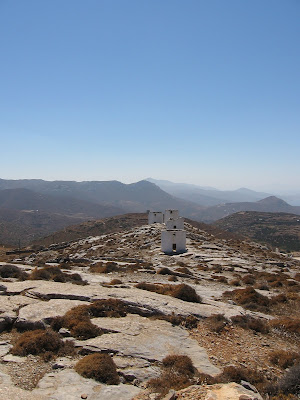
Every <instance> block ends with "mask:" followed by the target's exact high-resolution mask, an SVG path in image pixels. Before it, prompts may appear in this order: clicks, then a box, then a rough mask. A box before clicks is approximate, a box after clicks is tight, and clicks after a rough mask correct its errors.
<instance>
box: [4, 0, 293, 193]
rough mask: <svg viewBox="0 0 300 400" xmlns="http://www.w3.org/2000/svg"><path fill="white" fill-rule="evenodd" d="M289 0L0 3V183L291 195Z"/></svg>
mask: <svg viewBox="0 0 300 400" xmlns="http://www.w3.org/2000/svg"><path fill="white" fill-rule="evenodd" d="M299 43H300V1H299V0H226V1H225V0H205V1H204V0H180V1H179V0H86V1H83V0H80V1H79V0H26V1H25V0H14V1H12V0H0V59H1V63H0V135H1V142H0V143H1V150H2V151H1V157H0V178H5V179H19V178H43V179H48V180H55V179H68V180H79V181H80V180H111V179H116V180H120V181H122V182H134V181H138V180H140V179H143V178H146V177H149V176H151V177H153V178H157V179H169V180H172V181H175V182H176V181H177V182H180V181H181V182H188V183H195V184H200V185H210V186H215V187H219V188H237V187H240V186H246V187H249V188H253V189H270V188H291V189H300V45H299Z"/></svg>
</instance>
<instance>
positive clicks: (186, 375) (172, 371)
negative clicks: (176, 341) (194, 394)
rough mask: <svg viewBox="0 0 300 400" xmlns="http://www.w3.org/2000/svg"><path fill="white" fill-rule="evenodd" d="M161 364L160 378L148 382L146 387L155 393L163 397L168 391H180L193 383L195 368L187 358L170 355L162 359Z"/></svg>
mask: <svg viewBox="0 0 300 400" xmlns="http://www.w3.org/2000/svg"><path fill="white" fill-rule="evenodd" d="M162 364H163V370H162V373H161V375H160V377H158V378H154V379H150V381H149V382H148V386H149V387H150V388H152V389H153V390H154V391H155V392H158V393H160V394H161V395H165V394H166V393H168V392H169V390H170V389H175V390H180V389H183V388H185V387H188V386H190V385H191V384H192V383H193V381H192V379H193V376H194V373H195V368H194V366H193V363H192V361H191V359H190V358H189V357H188V356H185V355H170V356H167V357H165V358H164V359H163V361H162Z"/></svg>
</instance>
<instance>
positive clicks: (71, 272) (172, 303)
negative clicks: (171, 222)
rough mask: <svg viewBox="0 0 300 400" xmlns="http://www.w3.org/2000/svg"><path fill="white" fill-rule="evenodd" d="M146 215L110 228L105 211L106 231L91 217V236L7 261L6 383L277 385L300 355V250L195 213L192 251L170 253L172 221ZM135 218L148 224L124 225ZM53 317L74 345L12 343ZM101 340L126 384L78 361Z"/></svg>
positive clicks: (185, 394)
mask: <svg viewBox="0 0 300 400" xmlns="http://www.w3.org/2000/svg"><path fill="white" fill-rule="evenodd" d="M130 221H131V222H130ZM144 221H145V215H144V214H142V215H132V216H130V215H129V216H120V217H116V218H112V219H111V220H110V222H109V224H108V225H109V226H108V227H107V232H106V233H103V230H102V231H101V229H104V227H103V221H102V227H100V228H99V229H100V230H99V233H98V234H96V231H93V232H92V233H91V235H88V227H87V229H86V231H85V235H87V236H86V237H81V238H80V239H74V240H69V241H64V242H57V243H56V244H51V245H50V246H48V245H46V244H44V245H43V246H42V247H40V249H38V248H37V247H35V249H33V250H32V253H31V252H29V253H24V254H22V253H21V254H20V255H18V256H17V257H18V259H17V260H14V257H15V256H14V255H11V256H10V259H6V261H5V262H4V263H2V264H3V267H2V268H3V269H1V268H0V274H2V278H3V280H2V282H1V288H0V290H1V292H2V296H1V304H2V314H1V324H0V326H1V330H2V333H1V343H2V345H1V351H2V353H1V354H0V357H1V360H2V363H0V367H1V368H0V372H2V376H3V377H5V379H6V380H5V382H7V383H6V385H7V386H6V387H7V389H6V390H10V393H15V392H16V391H19V392H18V395H19V398H22V397H21V396H22V395H23V396H25V395H26V394H28V393H30V396H31V398H33V399H35V398H36V397H37V398H39V399H40V400H43V399H47V398H53V399H62V398H66V397H64V396H66V395H67V394H68V396H69V397H70V399H72V400H73V399H74V400H75V399H77V398H78V395H81V397H82V396H83V395H84V396H87V398H88V399H92V400H93V399H94V400H96V399H97V400H98V399H100V398H101V400H103V399H104V400H108V399H112V398H118V399H119V398H122V399H124V400H127V399H128V400H129V399H136V400H142V399H143V400H150V399H158V398H161V397H159V395H158V394H154V393H162V394H163V395H164V394H165V393H166V391H168V390H169V388H172V387H174V388H175V389H176V396H177V398H178V399H179V400H181V399H188V400H189V399H196V398H198V399H200V400H204V399H205V398H206V399H207V398H208V396H210V398H214V396H215V397H216V396H217V395H218V394H217V393H227V396H230V399H231V400H239V399H241V397H240V396H242V395H243V396H248V397H247V398H248V399H249V400H250V399H252V400H253V399H255V398H256V399H260V400H261V397H260V395H259V394H258V393H255V392H254V390H255V389H254V388H253V386H252V385H254V386H256V387H257V388H258V390H259V391H260V393H261V394H262V396H264V398H265V396H266V393H267V392H268V390H270V389H268V388H269V387H272V388H273V389H274V393H275V392H276V390H277V391H278V390H279V389H278V388H280V387H281V386H280V385H282V384H283V383H282V382H283V381H282V377H283V376H285V375H286V374H287V372H286V370H285V368H286V365H289V366H291V365H293V363H296V362H297V360H299V357H300V355H299V337H300V336H299V334H300V332H299V318H300V307H299V305H300V299H299V295H298V293H299V288H300V286H299V285H300V284H299V272H300V271H299V262H298V261H297V260H295V259H292V258H291V257H288V256H286V255H283V254H277V253H274V252H271V251H270V250H268V248H267V247H265V246H263V245H261V244H258V243H254V242H250V241H249V240H248V241H244V240H238V239H236V238H235V237H234V236H232V237H231V236H230V235H231V234H230V233H229V234H228V235H229V236H228V237H226V234H224V236H223V237H217V236H215V235H214V234H213V233H212V232H213V231H212V230H210V231H206V230H205V225H204V224H203V225H202V227H201V228H199V227H197V226H192V225H191V224H189V223H185V229H186V231H187V252H186V253H183V254H178V255H173V256H167V255H165V254H163V253H162V252H161V250H160V234H161V230H162V229H164V226H163V225H160V224H154V225H150V226H149V225H147V224H145V223H144ZM130 223H132V224H138V225H139V226H131V227H129V226H125V225H126V224H128V225H129V224H130ZM114 224H115V225H114ZM118 225H119V226H120V225H122V226H121V227H120V228H118ZM84 229H85V228H84ZM93 229H94V228H93ZM212 229H215V233H216V234H219V233H220V232H221V231H220V230H219V229H218V228H213V227H212ZM82 233H83V232H82ZM0 264H1V263H0ZM7 264H10V266H8V265H7ZM4 277H5V278H4ZM78 306H80V307H79V308H78ZM74 307H77V308H74ZM67 312H69V314H66V313H67ZM71 321H73V322H71ZM81 323H83V325H81ZM297 326H298V328H297ZM45 328H46V329H48V331H47V332H52V330H54V332H57V334H58V337H59V338H61V339H63V340H64V341H66V340H71V341H72V342H73V345H71V344H69V346H70V348H69V350H68V351H69V353H67V356H66V355H65V356H61V355H60V356H57V355H56V353H55V351H56V350H55V349H53V350H52V353H51V352H50V354H47V355H46V354H44V355H43V357H40V356H39V355H38V354H29V355H27V354H24V353H22V352H20V349H19V350H18V348H17V349H16V347H13V348H12V345H13V344H14V343H18V338H19V337H20V335H21V333H20V332H22V331H24V330H25V331H29V332H32V331H33V330H35V329H45ZM49 329H50V331H49ZM51 329H52V330H51ZM18 330H19V331H20V332H18ZM42 332H43V331H42ZM40 334H41V333H40ZM52 334H53V335H54V334H56V333H52ZM72 346H75V347H72ZM11 349H12V350H11ZM71 349H73V350H72V351H73V353H72V354H71V353H70V351H71ZM10 351H11V352H12V353H13V354H10ZM39 351H40V350H39ZM65 351H67V350H66V349H65ZM103 352H104V353H106V354H110V356H111V358H112V359H113V361H114V363H115V365H116V371H117V372H116V374H117V375H114V376H115V379H116V382H115V383H117V382H118V384H114V385H106V384H99V383H98V382H96V381H95V380H94V379H91V378H89V379H88V378H83V377H82V376H80V375H79V374H78V372H76V371H78V370H77V369H76V368H77V367H75V366H76V365H77V363H78V361H79V360H84V357H85V356H86V354H98V353H103ZM278 352H279V354H280V357H281V358H279V361H278V358H276V357H275V355H276V354H278ZM287 354H289V355H292V357H290V358H289V359H288V361H285V362H287V363H288V364H285V363H283V360H286V357H287ZM16 355H17V357H16ZM167 356H172V357H173V356H176V357H177V358H176V357H175V359H174V360H178V362H179V361H180V360H181V361H180V362H183V360H185V364H183V365H184V367H182V368H181V369H179V370H178V371H177V370H175V371H174V370H173V369H172V368H171V367H168V366H167V361H166V360H171V359H172V358H171V359H168V358H166V357H167ZM182 356H188V357H189V359H190V360H191V361H192V363H193V365H194V368H190V367H188V365H189V364H186V362H187V360H186V359H182V358H181V357H182ZM14 357H15V358H14ZM284 357H285V358H284ZM297 357H298V358H297ZM23 360H26V362H23ZM87 365H89V367H88V368H92V366H93V365H92V364H91V363H89V364H87ZM174 368H175V367H174ZM176 368H177V367H176ZM176 371H177V372H176ZM188 371H190V372H188ZM174 374H175V375H174ZM3 379H4V378H3ZM151 379H152V381H151ZM233 381H236V382H237V383H232V382H233ZM241 381H244V383H242V384H241ZM246 381H248V383H245V382H246ZM230 382H231V383H230ZM174 385H175V386H174ZM243 385H244V386H243ZM186 386H188V388H187V389H182V388H184V387H186ZM276 388H277V389H276ZM181 389H182V390H181ZM288 390H291V389H290V388H289V389H288ZM28 391H30V392H28ZM228 393H230V395H229V394H228ZM220 395H221V394H220ZM76 396H77V397H76ZM113 396H115V397H113ZM224 396H225V394H224ZM243 398H246V397H243Z"/></svg>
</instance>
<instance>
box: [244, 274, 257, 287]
mask: <svg viewBox="0 0 300 400" xmlns="http://www.w3.org/2000/svg"><path fill="white" fill-rule="evenodd" d="M242 281H243V283H245V284H246V285H253V284H254V283H255V277H254V275H245V276H244V277H243V278H242Z"/></svg>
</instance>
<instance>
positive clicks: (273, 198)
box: [257, 196, 289, 207]
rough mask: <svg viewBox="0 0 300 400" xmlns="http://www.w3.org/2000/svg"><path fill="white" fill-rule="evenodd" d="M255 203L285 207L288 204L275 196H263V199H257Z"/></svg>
mask: <svg viewBox="0 0 300 400" xmlns="http://www.w3.org/2000/svg"><path fill="white" fill-rule="evenodd" d="M257 203H260V204H265V205H267V204H269V205H277V206H285V207H286V206H289V204H288V203H287V202H285V201H284V200H282V199H279V198H278V197H276V196H269V197H265V198H264V199H262V200H259V201H257Z"/></svg>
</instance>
